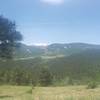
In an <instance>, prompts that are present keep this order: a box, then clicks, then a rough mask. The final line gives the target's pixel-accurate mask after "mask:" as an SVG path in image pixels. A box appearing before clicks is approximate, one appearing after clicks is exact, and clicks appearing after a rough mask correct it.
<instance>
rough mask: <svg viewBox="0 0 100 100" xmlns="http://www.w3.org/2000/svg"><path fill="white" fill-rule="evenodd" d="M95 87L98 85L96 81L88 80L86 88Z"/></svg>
mask: <svg viewBox="0 0 100 100" xmlns="http://www.w3.org/2000/svg"><path fill="white" fill-rule="evenodd" d="M97 87H98V85H97V83H96V82H90V83H89V84H88V86H87V89H95V88H97Z"/></svg>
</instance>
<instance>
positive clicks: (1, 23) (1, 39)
mask: <svg viewBox="0 0 100 100" xmlns="http://www.w3.org/2000/svg"><path fill="white" fill-rule="evenodd" d="M21 40H22V35H21V34H20V32H18V31H17V30H16V24H15V22H12V21H10V20H9V19H7V18H4V17H3V16H0V57H1V58H4V59H5V58H12V57H13V50H14V49H15V47H17V46H18V44H19V42H20V41H21Z"/></svg>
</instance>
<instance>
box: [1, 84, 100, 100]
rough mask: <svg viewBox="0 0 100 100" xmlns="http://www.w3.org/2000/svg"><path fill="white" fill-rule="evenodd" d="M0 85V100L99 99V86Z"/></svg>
mask: <svg viewBox="0 0 100 100" xmlns="http://www.w3.org/2000/svg"><path fill="white" fill-rule="evenodd" d="M31 90H32V89H31V87H27V86H0V100H100V88H99V87H98V88H96V89H86V86H67V87H35V88H34V89H33V90H32V91H31Z"/></svg>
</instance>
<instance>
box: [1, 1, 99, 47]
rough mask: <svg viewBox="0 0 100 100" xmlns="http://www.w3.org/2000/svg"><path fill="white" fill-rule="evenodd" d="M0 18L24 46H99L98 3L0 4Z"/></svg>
mask: <svg viewBox="0 0 100 100" xmlns="http://www.w3.org/2000/svg"><path fill="white" fill-rule="evenodd" d="M0 14H1V15H3V16H4V17H7V18H9V19H10V20H12V21H16V24H17V30H19V31H20V32H21V34H22V35H23V43H25V44H28V45H33V44H37V45H46V44H51V43H72V42H83V43H91V44H100V0H0Z"/></svg>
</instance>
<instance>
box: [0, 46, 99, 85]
mask: <svg viewBox="0 0 100 100" xmlns="http://www.w3.org/2000/svg"><path fill="white" fill-rule="evenodd" d="M44 68H45V69H46V70H45V71H46V73H47V74H46V75H44V74H43V71H42V70H43V69H44ZM41 73H42V74H41ZM48 73H50V74H48ZM41 75H43V78H47V79H48V77H49V78H50V80H52V84H58V83H60V82H62V84H63V83H64V84H65V85H67V84H69V83H70V84H87V83H88V82H89V81H97V82H100V49H99V48H97V49H88V50H85V51H83V52H80V53H76V54H73V55H70V56H66V57H61V58H59V57H58V58H53V59H42V57H37V58H34V59H23V60H1V61H0V83H1V84H18V85H26V84H34V85H37V84H40V83H39V82H40V80H41ZM48 75H49V76H48ZM46 76H48V77H46Z"/></svg>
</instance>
